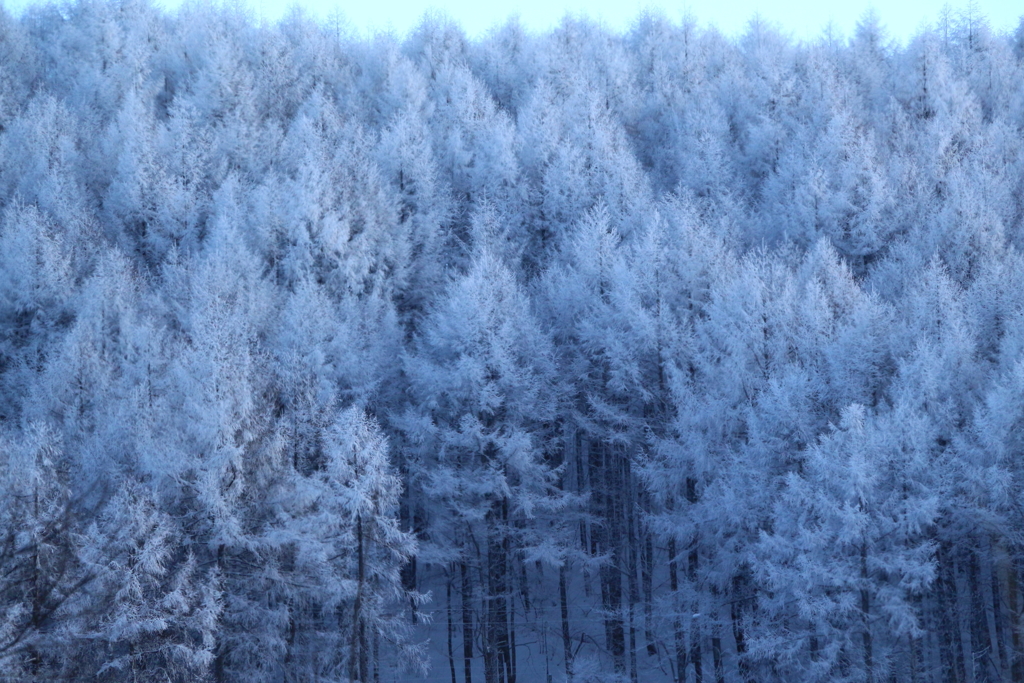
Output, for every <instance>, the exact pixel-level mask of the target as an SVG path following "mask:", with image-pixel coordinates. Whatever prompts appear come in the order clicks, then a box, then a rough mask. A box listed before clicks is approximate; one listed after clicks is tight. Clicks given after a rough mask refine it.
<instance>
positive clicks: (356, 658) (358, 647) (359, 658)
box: [349, 516, 366, 681]
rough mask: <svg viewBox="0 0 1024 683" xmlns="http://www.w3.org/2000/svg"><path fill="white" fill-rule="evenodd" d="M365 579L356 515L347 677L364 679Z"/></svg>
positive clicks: (360, 527) (359, 522)
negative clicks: (353, 580) (363, 612)
mask: <svg viewBox="0 0 1024 683" xmlns="http://www.w3.org/2000/svg"><path fill="white" fill-rule="evenodd" d="M365 581H366V563H365V560H364V557H363V518H362V516H358V517H356V597H355V600H354V601H353V603H352V644H351V648H350V653H349V678H351V679H352V680H356V681H365V680H366V675H365V664H364V662H365V653H364V652H363V649H364V648H363V643H364V640H365V637H366V636H365V632H364V629H363V614H362V607H363V583H364V582H365Z"/></svg>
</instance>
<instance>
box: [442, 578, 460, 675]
mask: <svg viewBox="0 0 1024 683" xmlns="http://www.w3.org/2000/svg"><path fill="white" fill-rule="evenodd" d="M452 579H453V577H451V576H449V577H448V582H447V584H446V585H445V598H446V605H447V607H448V669H449V671H450V672H451V676H452V683H458V681H457V680H456V678H455V643H454V640H455V621H454V619H453V618H452Z"/></svg>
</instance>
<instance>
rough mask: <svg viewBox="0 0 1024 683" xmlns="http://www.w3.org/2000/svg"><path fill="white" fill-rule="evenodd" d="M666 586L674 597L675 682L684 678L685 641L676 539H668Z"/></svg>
mask: <svg viewBox="0 0 1024 683" xmlns="http://www.w3.org/2000/svg"><path fill="white" fill-rule="evenodd" d="M668 557H669V560H668V587H669V590H670V591H671V592H672V595H673V596H674V598H675V604H676V608H675V615H674V616H673V617H672V642H673V645H674V646H675V650H676V665H675V669H676V682H677V683H683V681H685V680H686V642H685V640H684V638H683V622H682V619H681V611H682V609H683V606H682V604H681V603H680V600H679V562H678V560H677V559H676V539H675V538H669V539H668Z"/></svg>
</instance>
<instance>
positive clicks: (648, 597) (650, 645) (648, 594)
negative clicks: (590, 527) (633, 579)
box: [642, 530, 658, 657]
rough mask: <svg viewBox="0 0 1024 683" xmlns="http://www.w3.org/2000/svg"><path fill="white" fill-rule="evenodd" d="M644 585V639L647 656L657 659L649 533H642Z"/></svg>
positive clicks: (651, 547)
mask: <svg viewBox="0 0 1024 683" xmlns="http://www.w3.org/2000/svg"><path fill="white" fill-rule="evenodd" d="M642 567H643V584H644V639H645V640H646V641H647V656H648V657H657V656H658V647H657V645H655V643H654V540H653V539H652V537H651V533H650V532H649V531H646V530H645V533H644V557H643V564H642Z"/></svg>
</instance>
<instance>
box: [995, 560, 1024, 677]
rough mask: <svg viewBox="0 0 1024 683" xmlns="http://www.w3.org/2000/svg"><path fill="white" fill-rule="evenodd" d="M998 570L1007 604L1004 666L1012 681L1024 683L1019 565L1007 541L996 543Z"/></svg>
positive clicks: (1004, 599)
mask: <svg viewBox="0 0 1024 683" xmlns="http://www.w3.org/2000/svg"><path fill="white" fill-rule="evenodd" d="M994 556H995V563H996V571H997V573H998V575H999V585H1000V591H999V592H1000V594H1001V595H1002V600H1001V601H1000V604H1001V605H1003V604H1005V605H1006V610H1005V612H1006V617H1005V618H1004V619H1003V624H1004V635H1003V642H1004V643H1005V645H1004V647H1003V649H1004V651H1005V652H1006V662H1005V663H1004V668H1005V669H1008V670H1009V678H1008V679H1007V680H1009V681H1011V682H1012V683H1024V657H1022V652H1021V629H1020V593H1019V589H1018V581H1017V567H1016V563H1015V562H1014V561H1013V558H1012V557H1011V556H1010V553H1009V552H1008V550H1007V548H1006V542H1005V541H1003V540H1000V541H999V542H998V543H996V546H995V551H994Z"/></svg>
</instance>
